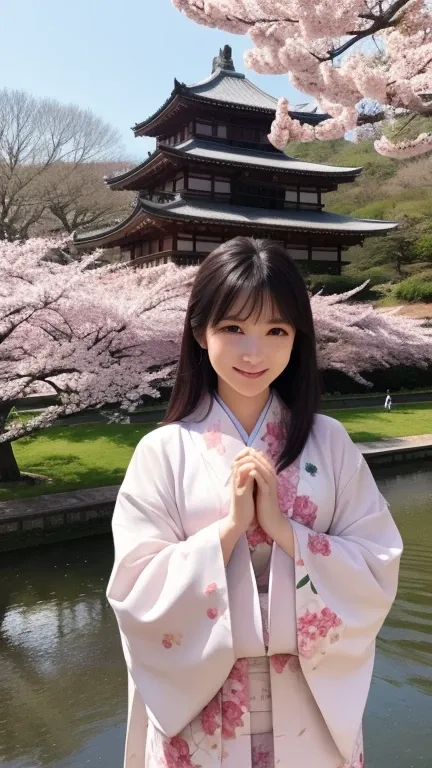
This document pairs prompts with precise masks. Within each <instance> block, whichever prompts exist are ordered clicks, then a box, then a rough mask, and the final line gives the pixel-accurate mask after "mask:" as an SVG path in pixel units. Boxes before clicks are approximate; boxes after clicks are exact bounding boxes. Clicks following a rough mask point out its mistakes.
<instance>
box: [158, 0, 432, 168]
mask: <svg viewBox="0 0 432 768" xmlns="http://www.w3.org/2000/svg"><path fill="white" fill-rule="evenodd" d="M173 2H174V5H175V6H176V7H177V8H178V9H179V10H180V11H182V12H183V13H185V14H186V15H187V16H189V18H191V19H193V20H194V21H196V22H198V23H199V24H205V25H207V26H210V27H217V28H218V29H223V30H226V31H228V32H233V33H235V34H242V35H244V34H249V36H250V38H251V40H252V42H253V43H254V45H255V47H254V48H253V49H251V50H249V51H247V52H246V54H245V64H246V66H247V67H249V68H251V69H254V70H255V71H256V72H260V73H273V74H275V73H277V74H281V73H287V74H288V76H289V78H290V81H291V83H292V84H293V85H294V86H295V87H296V88H297V89H299V90H300V91H303V92H304V93H307V94H309V95H311V96H313V97H315V98H317V99H318V101H320V102H321V98H325V99H326V100H327V101H328V102H330V103H332V104H335V105H339V106H343V107H346V109H347V111H346V113H345V114H344V116H343V118H342V117H341V115H336V114H335V112H334V111H329V112H328V114H329V115H330V117H329V119H328V120H326V121H324V122H323V123H321V125H320V130H319V132H317V129H315V130H314V129H312V134H313V135H312V138H311V132H310V131H309V130H308V129H307V128H305V126H301V125H292V124H290V123H289V122H288V121H287V119H286V105H285V104H284V108H283V110H282V109H278V114H277V116H276V120H275V122H274V124H273V126H272V130H271V132H270V141H271V142H272V143H273V144H274V145H275V146H276V147H278V148H279V149H284V147H285V146H286V144H287V143H288V142H289V141H293V140H297V141H311V140H312V139H313V138H317V139H319V140H322V141H325V140H329V139H334V138H340V137H341V136H343V135H344V133H343V130H344V127H345V126H347V125H349V126H351V127H355V121H359V122H360V121H361V119H360V116H359V115H358V114H357V113H356V109H355V108H356V104H357V103H358V102H359V101H361V100H362V99H364V98H370V99H374V100H377V101H378V102H379V103H380V104H381V105H382V107H383V116H384V115H385V109H386V108H389V107H395V108H399V109H405V110H409V111H411V112H412V113H413V114H419V115H424V116H432V99H431V83H432V9H431V5H430V2H429V0H406V2H405V3H404V2H402V3H401V2H398V1H397V0H383V1H382V2H380V3H365V2H364V0H339V2H337V3H335V2H334V0H286V1H285V2H276V1H275V2H270V0H173ZM294 122H295V121H294ZM326 122H327V123H329V125H328V126H326ZM353 123H354V126H353ZM348 130H351V128H348V129H346V131H345V132H347V131H348ZM284 142H285V143H284ZM375 147H376V149H377V151H378V152H381V151H382V150H384V152H383V154H386V155H387V156H389V157H411V156H412V155H409V154H407V151H408V150H407V147H406V146H405V142H403V140H402V141H401V142H398V143H394V144H391V143H385V144H381V143H380V142H378V143H376V144H375ZM430 148H431V147H430V143H429V142H428V141H425V140H424V139H423V140H421V141H418V142H417V143H416V144H415V150H416V151H415V153H416V154H420V153H424V152H427V151H429V150H430Z"/></svg>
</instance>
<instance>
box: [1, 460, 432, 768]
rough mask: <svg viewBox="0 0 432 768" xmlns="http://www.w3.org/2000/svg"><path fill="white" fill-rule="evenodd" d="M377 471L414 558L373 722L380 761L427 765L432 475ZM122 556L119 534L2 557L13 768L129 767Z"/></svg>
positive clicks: (389, 638) (388, 766) (5, 738)
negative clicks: (118, 581) (117, 559)
mask: <svg viewBox="0 0 432 768" xmlns="http://www.w3.org/2000/svg"><path fill="white" fill-rule="evenodd" d="M375 475H376V477H377V480H378V483H379V486H380V488H381V491H382V493H383V494H384V496H385V497H386V499H387V500H388V502H389V504H390V507H391V509H392V511H393V514H394V516H395V518H396V520H397V523H398V525H399V527H400V530H401V533H402V536H403V538H404V542H405V554H404V558H403V563H402V571H401V580H400V588H399V595H398V600H397V601H396V603H395V605H394V607H393V609H392V611H391V614H390V616H389V617H388V620H387V622H386V624H385V626H384V627H383V629H382V631H381V633H380V637H379V639H378V645H377V663H376V667H375V675H374V680H373V685H372V691H371V696H370V699H369V704H368V710H367V717H366V734H367V747H368V750H367V751H368V754H369V762H368V768H418V766H422V765H424V766H425V768H426V766H429V764H430V761H431V759H430V754H431V752H432V739H431V737H430V735H429V728H430V711H431V699H430V694H431V693H432V681H431V668H432V646H431V635H432V568H431V564H432V556H431V546H430V542H431V541H432V470H431V469H430V468H429V467H426V466H421V465H419V466H418V467H417V469H416V470H415V471H413V468H412V465H411V467H410V468H409V470H408V471H406V470H398V473H397V474H396V475H395V469H394V468H392V469H390V470H389V469H386V470H380V471H379V473H378V472H376V473H375ZM112 559H113V550H112V542H111V538H110V536H102V537H94V538H91V539H83V540H80V541H75V542H66V543H64V544H57V545H51V546H49V547H44V548H39V549H34V550H23V551H19V552H12V553H9V554H6V555H3V556H2V563H1V568H0V658H1V666H0V700H1V701H2V702H3V703H2V707H1V714H0V764H1V766H2V768H39V767H40V768H42V767H43V768H78V766H79V767H80V768H81V767H82V766H90V768H92V767H93V766H97V765H103V766H104V768H119V766H121V765H122V759H123V743H124V729H125V719H126V675H125V670H124V662H123V656H122V652H121V647H120V641H119V637H118V630H117V625H116V622H115V618H114V615H113V614H112V611H111V609H110V607H109V605H108V603H107V601H106V599H105V589H106V584H107V580H108V576H109V573H110V570H111V567H112ZM305 768H306V767H305ZM307 768H309V766H308V767H307ZM314 768H315V767H314ZM316 768H318V766H316Z"/></svg>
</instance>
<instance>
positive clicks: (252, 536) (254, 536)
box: [246, 523, 273, 547]
mask: <svg viewBox="0 0 432 768" xmlns="http://www.w3.org/2000/svg"><path fill="white" fill-rule="evenodd" d="M246 538H247V541H248V544H249V546H250V547H257V546H258V544H273V539H271V538H270V536H267V534H266V532H265V531H264V530H263V528H261V526H260V524H259V523H253V524H252V525H251V526H250V527H249V528H248V530H247V531H246Z"/></svg>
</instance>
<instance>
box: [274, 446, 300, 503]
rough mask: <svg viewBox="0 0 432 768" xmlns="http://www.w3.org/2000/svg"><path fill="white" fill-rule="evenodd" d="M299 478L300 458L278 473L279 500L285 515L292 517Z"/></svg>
mask: <svg viewBox="0 0 432 768" xmlns="http://www.w3.org/2000/svg"><path fill="white" fill-rule="evenodd" d="M299 478H300V464H299V460H298V459H297V460H296V461H295V462H294V463H293V464H291V465H290V466H289V467H286V469H284V470H283V471H282V472H280V473H279V474H278V475H277V495H278V502H279V507H280V510H281V512H282V514H283V515H284V516H285V517H291V514H292V509H293V505H294V502H295V499H296V494H297V486H298V481H299Z"/></svg>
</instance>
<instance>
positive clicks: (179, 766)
mask: <svg viewBox="0 0 432 768" xmlns="http://www.w3.org/2000/svg"><path fill="white" fill-rule="evenodd" d="M163 756H164V759H165V765H166V768H193V765H194V764H193V763H192V759H191V754H190V751H189V745H188V743H187V741H186V740H185V739H183V738H182V737H181V736H173V737H172V738H171V739H165V740H164V741H163Z"/></svg>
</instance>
